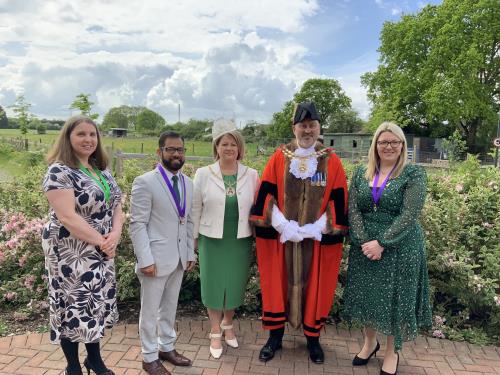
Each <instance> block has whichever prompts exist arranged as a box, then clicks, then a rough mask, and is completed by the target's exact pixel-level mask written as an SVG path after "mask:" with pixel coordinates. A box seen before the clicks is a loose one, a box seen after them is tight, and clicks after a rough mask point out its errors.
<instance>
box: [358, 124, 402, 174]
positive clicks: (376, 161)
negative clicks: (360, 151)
mask: <svg viewBox="0 0 500 375" xmlns="http://www.w3.org/2000/svg"><path fill="white" fill-rule="evenodd" d="M385 132H391V133H392V134H394V135H395V136H396V137H398V138H399V140H400V141H402V142H403V147H402V148H401V154H400V155H399V159H398V161H397V163H396V168H395V169H394V171H393V172H392V175H391V178H395V177H397V176H399V174H400V173H401V171H402V170H403V168H404V166H405V164H406V162H407V160H408V145H407V143H406V137H405V133H404V132H403V130H402V129H401V128H400V127H399V126H397V125H396V124H395V123H393V122H383V123H382V124H380V126H379V127H378V128H377V130H376V131H375V134H374V135H373V139H372V143H371V145H370V150H369V151H368V165H367V167H366V173H365V177H366V179H367V180H368V181H371V180H372V179H373V177H374V176H375V173H376V172H377V171H378V170H379V168H380V157H379V156H378V151H377V141H378V138H379V137H380V135H381V134H382V133H385Z"/></svg>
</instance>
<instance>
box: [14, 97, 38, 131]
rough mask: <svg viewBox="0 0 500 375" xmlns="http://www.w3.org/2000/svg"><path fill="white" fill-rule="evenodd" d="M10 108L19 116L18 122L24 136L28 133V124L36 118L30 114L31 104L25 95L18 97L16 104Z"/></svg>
mask: <svg viewBox="0 0 500 375" xmlns="http://www.w3.org/2000/svg"><path fill="white" fill-rule="evenodd" d="M10 107H11V108H12V110H13V111H14V113H15V114H16V115H17V120H18V121H17V122H18V124H19V130H20V131H21V134H23V135H24V134H26V133H28V124H29V123H30V121H31V120H32V119H33V118H34V116H33V115H32V114H31V113H30V112H29V110H30V107H31V104H30V103H28V102H27V101H26V99H25V98H24V95H18V96H17V98H16V102H15V103H14V104H13V105H11V106H10Z"/></svg>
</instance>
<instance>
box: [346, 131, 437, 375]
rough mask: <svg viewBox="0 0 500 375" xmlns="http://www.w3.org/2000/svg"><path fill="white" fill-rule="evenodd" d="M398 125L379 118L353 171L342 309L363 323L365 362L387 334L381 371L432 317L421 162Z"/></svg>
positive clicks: (360, 358)
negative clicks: (362, 163) (364, 160)
mask: <svg viewBox="0 0 500 375" xmlns="http://www.w3.org/2000/svg"><path fill="white" fill-rule="evenodd" d="M406 162H407V143H406V138H405V136H404V133H403V131H402V130H401V128H400V127H399V126H397V125H396V124H393V123H390V122H384V123H382V124H381V125H380V126H379V127H378V129H377V131H376V132H375V135H374V137H373V141H372V144H371V147H370V151H369V155H368V165H367V166H366V167H359V168H357V169H356V171H355V172H354V175H353V178H352V181H351V185H350V189H349V225H350V237H351V249H350V252H349V266H348V271H347V284H346V289H345V292H344V306H345V307H344V311H343V316H344V318H345V319H346V320H347V321H353V320H355V321H358V322H360V323H361V324H363V325H364V327H365V328H364V333H365V341H364V346H363V348H362V350H361V352H360V353H358V354H357V355H356V356H355V357H354V359H353V365H354V366H360V365H366V364H367V363H368V360H369V359H370V358H371V357H372V356H373V355H375V354H376V353H377V351H378V350H379V349H380V344H379V342H378V340H377V336H376V335H377V332H380V333H382V334H384V335H386V336H387V347H386V351H385V357H384V362H383V365H382V369H381V370H380V374H381V375H386V374H395V373H396V372H397V367H398V364H399V353H398V351H399V350H401V348H402V344H403V341H408V340H412V339H414V338H415V337H416V336H417V334H418V329H419V328H420V327H427V326H430V325H431V308H430V305H429V280H428V275H427V264H426V255H425V247H424V245H425V240H424V234H423V231H422V228H421V227H420V224H419V222H418V219H419V216H420V213H421V211H422V207H423V205H424V201H425V195H426V174H425V171H424V169H423V168H421V167H419V166H417V165H413V164H407V163H406Z"/></svg>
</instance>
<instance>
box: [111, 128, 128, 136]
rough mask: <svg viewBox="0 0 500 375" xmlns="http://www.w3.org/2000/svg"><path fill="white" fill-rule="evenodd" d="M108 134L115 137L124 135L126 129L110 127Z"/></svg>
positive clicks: (125, 134)
mask: <svg viewBox="0 0 500 375" xmlns="http://www.w3.org/2000/svg"><path fill="white" fill-rule="evenodd" d="M109 135H110V136H112V137H115V138H120V137H126V136H127V129H125V128H111V129H110V130H109Z"/></svg>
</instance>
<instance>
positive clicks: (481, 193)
mask: <svg viewBox="0 0 500 375" xmlns="http://www.w3.org/2000/svg"><path fill="white" fill-rule="evenodd" d="M499 185H500V170H498V169H495V168H480V165H479V162H478V161H477V159H476V158H474V157H470V158H469V159H468V160H467V161H466V162H463V163H459V164H457V165H456V166H455V167H454V169H453V170H452V171H451V173H449V172H448V173H445V172H439V173H436V174H435V175H433V176H431V178H430V179H429V195H428V199H427V202H426V205H425V208H424V213H423V215H422V220H423V225H424V228H425V231H426V235H427V251H428V264H429V275H430V280H431V285H432V289H433V290H434V296H433V299H434V301H433V302H434V303H433V304H434V311H435V314H436V315H438V316H440V317H443V318H445V320H446V324H441V327H437V328H439V330H441V331H442V332H443V333H444V334H445V335H446V334H450V335H452V333H453V332H454V333H453V335H455V336H457V335H458V334H459V333H457V332H462V333H461V334H463V335H464V337H463V339H470V337H472V336H474V337H477V338H478V340H479V337H481V335H483V336H484V334H487V335H488V336H490V337H492V338H496V340H498V339H499V338H500V297H499V296H498V294H497V293H498V290H499V287H500V284H499V275H500V263H499V262H498V259H499V257H500V242H499V241H498V233H500V186H499ZM464 329H465V330H468V329H470V330H471V331H470V332H469V334H466V333H464V332H465V331H463V330H464ZM471 332H474V334H473V333H471ZM478 332H482V333H481V334H480V333H478ZM467 335H469V336H468V337H466V336H467Z"/></svg>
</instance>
